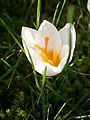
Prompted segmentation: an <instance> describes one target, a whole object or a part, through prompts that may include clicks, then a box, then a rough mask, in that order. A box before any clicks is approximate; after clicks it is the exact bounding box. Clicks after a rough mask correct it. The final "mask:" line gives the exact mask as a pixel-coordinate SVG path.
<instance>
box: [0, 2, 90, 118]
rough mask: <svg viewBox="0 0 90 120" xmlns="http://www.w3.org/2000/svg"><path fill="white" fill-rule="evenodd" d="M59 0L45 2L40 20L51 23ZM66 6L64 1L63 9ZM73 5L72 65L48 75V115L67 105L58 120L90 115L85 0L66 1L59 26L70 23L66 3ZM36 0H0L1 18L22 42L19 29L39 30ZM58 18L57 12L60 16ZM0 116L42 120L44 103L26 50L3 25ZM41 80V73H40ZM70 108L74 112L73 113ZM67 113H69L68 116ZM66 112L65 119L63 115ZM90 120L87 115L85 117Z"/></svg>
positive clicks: (0, 35) (89, 34)
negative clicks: (61, 71)
mask: <svg viewBox="0 0 90 120" xmlns="http://www.w3.org/2000/svg"><path fill="white" fill-rule="evenodd" d="M58 2H59V0H42V4H41V20H40V23H41V22H42V21H43V20H44V19H46V20H49V21H50V22H52V18H53V15H54V11H55V8H56V5H57V3H58ZM62 4H63V0H61V3H60V8H59V10H60V9H61V6H62ZM70 5H71V6H73V7H74V18H73V21H74V23H75V28H76V33H77V42H76V48H75V53H74V57H73V60H72V62H71V63H70V67H69V68H68V70H67V71H65V72H64V74H62V75H61V76H60V77H59V78H58V79H57V80H56V79H55V78H56V77H57V76H55V77H51V78H47V80H46V84H45V91H44V92H45V108H46V113H47V109H48V108H49V107H50V113H49V119H50V120H53V118H54V116H55V115H56V114H57V112H58V110H59V109H60V108H61V106H62V105H63V104H64V103H66V106H65V107H64V108H63V109H62V111H61V113H60V115H59V116H58V118H57V120H59V119H61V117H63V119H66V120H67V119H74V118H73V117H74V116H84V115H90V28H88V24H89V21H90V14H89V12H88V10H87V0H80V1H79V0H67V2H66V4H65V7H64V10H63V13H62V15H61V19H60V21H59V24H58V27H57V28H58V30H59V29H61V28H62V27H63V26H64V25H65V24H66V23H67V11H68V6H70ZM36 14H37V0H32V1H31V0H0V17H1V18H2V19H3V21H4V22H5V23H6V24H7V25H8V26H9V29H10V30H11V31H12V32H13V34H14V35H15V36H16V37H17V38H18V40H19V42H20V43H21V44H22V42H21V38H20V35H21V28H22V26H28V27H31V28H34V29H35V26H34V23H36V16H37V15H36ZM56 17H58V16H56ZM0 58H2V59H3V60H5V61H6V62H8V63H9V64H10V65H11V67H9V66H8V65H7V64H5V62H3V60H2V59H0V119H1V120H42V116H43V115H42V107H41V106H42V101H41V100H40V102H39V103H38V104H37V99H38V96H39V93H40V91H39V90H38V89H37V87H36V85H35V81H34V76H33V73H32V68H31V65H30V63H29V62H28V60H27V58H26V56H25V55H24V53H22V52H20V48H19V47H18V45H17V44H16V43H15V41H14V40H13V39H12V37H11V36H10V34H9V33H8V32H7V30H6V29H5V27H4V26H3V25H2V24H1V23H0ZM38 78H39V82H40V81H41V80H42V76H40V75H39V74H38ZM70 111H71V112H70ZM67 114H68V115H67ZM65 115H67V117H66V118H65ZM84 119H86V120H88V119H89V118H84Z"/></svg>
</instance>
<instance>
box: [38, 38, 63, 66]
mask: <svg viewBox="0 0 90 120" xmlns="http://www.w3.org/2000/svg"><path fill="white" fill-rule="evenodd" d="M48 41H49V38H48V36H46V37H45V48H41V47H40V46H39V45H38V44H36V48H37V49H38V50H40V51H41V52H40V55H41V58H42V61H43V62H47V63H49V64H51V65H53V66H56V67H57V66H58V65H59V63H60V61H61V59H60V55H59V54H58V52H57V48H56V46H55V47H54V51H53V50H47V46H48Z"/></svg>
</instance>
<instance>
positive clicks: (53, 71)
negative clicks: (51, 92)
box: [36, 54, 68, 76]
mask: <svg viewBox="0 0 90 120" xmlns="http://www.w3.org/2000/svg"><path fill="white" fill-rule="evenodd" d="M67 57H68V54H66V55H65V56H64V58H63V59H62V60H61V62H60V64H59V66H58V67H55V66H52V65H50V64H48V63H44V62H42V63H40V64H38V65H37V66H36V71H37V72H38V73H40V74H42V75H43V73H44V69H45V66H47V71H46V76H55V75H57V74H59V73H60V72H61V71H62V70H63V68H64V66H65V64H66V62H67Z"/></svg>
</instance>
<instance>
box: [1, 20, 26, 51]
mask: <svg viewBox="0 0 90 120" xmlns="http://www.w3.org/2000/svg"><path fill="white" fill-rule="evenodd" d="M0 21H1V23H2V25H3V26H4V27H5V28H6V29H7V31H8V33H9V34H10V35H11V37H12V38H13V39H14V41H15V42H16V43H17V44H18V46H19V47H20V48H21V50H22V51H23V52H24V53H25V51H24V49H23V47H22V45H21V44H20V43H19V41H18V39H17V38H16V37H15V36H14V34H13V33H12V31H11V30H10V28H9V27H8V25H7V24H6V23H5V22H4V21H3V20H2V19H1V18H0Z"/></svg>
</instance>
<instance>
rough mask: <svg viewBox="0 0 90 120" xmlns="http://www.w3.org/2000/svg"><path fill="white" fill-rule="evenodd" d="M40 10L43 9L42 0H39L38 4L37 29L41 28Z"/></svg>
mask: <svg viewBox="0 0 90 120" xmlns="http://www.w3.org/2000/svg"><path fill="white" fill-rule="evenodd" d="M40 11H41V0H38V4H37V21H36V25H37V29H38V28H39V24H40Z"/></svg>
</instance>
